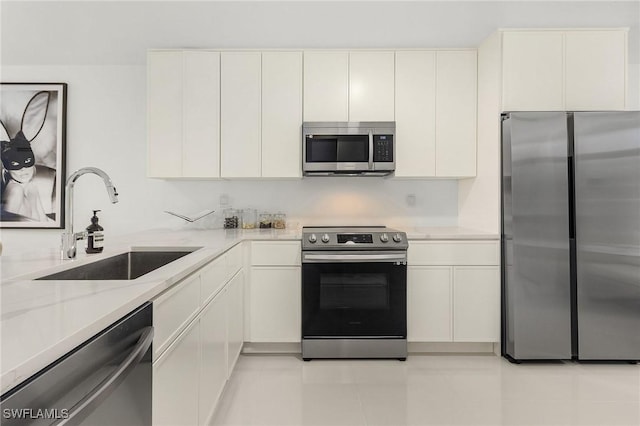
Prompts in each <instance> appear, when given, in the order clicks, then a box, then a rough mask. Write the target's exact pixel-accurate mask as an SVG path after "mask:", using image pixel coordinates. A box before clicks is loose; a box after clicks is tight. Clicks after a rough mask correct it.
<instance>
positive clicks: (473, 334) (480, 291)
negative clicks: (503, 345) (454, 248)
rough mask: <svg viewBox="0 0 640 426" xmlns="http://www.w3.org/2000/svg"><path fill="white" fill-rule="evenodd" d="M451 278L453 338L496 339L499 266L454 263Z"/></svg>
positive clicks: (497, 333)
mask: <svg viewBox="0 0 640 426" xmlns="http://www.w3.org/2000/svg"><path fill="white" fill-rule="evenodd" d="M453 277H454V278H453V336H454V341H456V342H497V341H499V340H500V269H499V268H498V267H497V266H485V267H460V266H458V267H455V268H453Z"/></svg>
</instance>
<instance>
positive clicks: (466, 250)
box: [407, 241, 500, 266]
mask: <svg viewBox="0 0 640 426" xmlns="http://www.w3.org/2000/svg"><path fill="white" fill-rule="evenodd" d="M407 262H408V264H409V265H411V266H417V265H424V266H440V265H499V264H500V242H499V241H409V250H408V252H407Z"/></svg>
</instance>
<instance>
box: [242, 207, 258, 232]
mask: <svg viewBox="0 0 640 426" xmlns="http://www.w3.org/2000/svg"><path fill="white" fill-rule="evenodd" d="M257 221H258V212H257V211H256V209H242V229H254V228H255V227H256V222H257Z"/></svg>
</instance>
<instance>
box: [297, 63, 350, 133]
mask: <svg viewBox="0 0 640 426" xmlns="http://www.w3.org/2000/svg"><path fill="white" fill-rule="evenodd" d="M303 111H304V121H348V120H349V53H348V52H341V51H340V52H336V51H326V52H322V51H317V52H316V51H314V52H305V53H304V109H303Z"/></svg>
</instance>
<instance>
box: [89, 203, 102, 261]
mask: <svg viewBox="0 0 640 426" xmlns="http://www.w3.org/2000/svg"><path fill="white" fill-rule="evenodd" d="M99 211H100V210H94V211H93V217H92V218H91V225H89V226H87V249H86V252H87V253H102V250H103V249H104V232H102V231H104V228H103V227H102V226H100V225H98V215H97V213H98V212H99Z"/></svg>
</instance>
